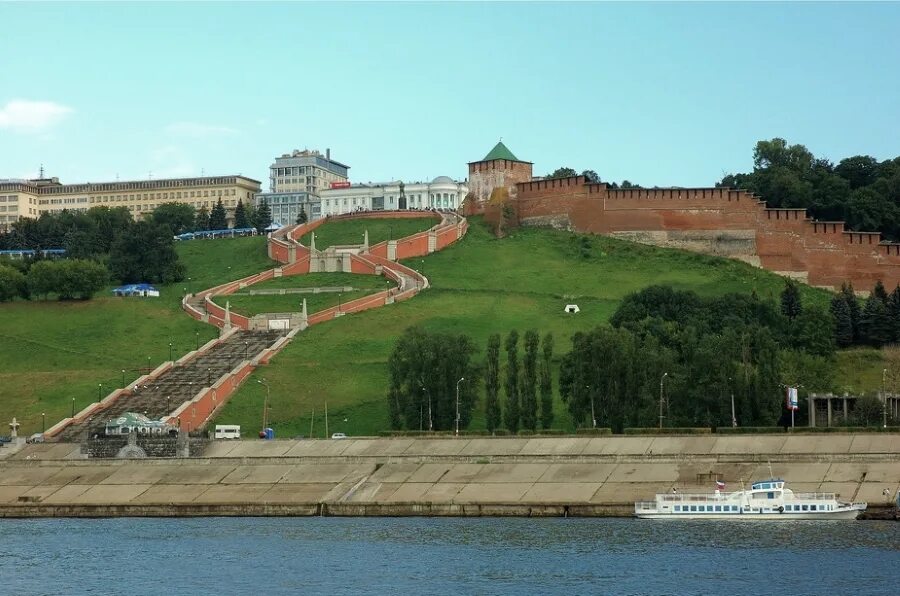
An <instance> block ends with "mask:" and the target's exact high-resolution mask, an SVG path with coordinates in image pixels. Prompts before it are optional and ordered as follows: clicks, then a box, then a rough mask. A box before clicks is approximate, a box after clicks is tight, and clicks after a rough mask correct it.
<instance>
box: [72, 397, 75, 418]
mask: <svg viewBox="0 0 900 596" xmlns="http://www.w3.org/2000/svg"><path fill="white" fill-rule="evenodd" d="M74 417H75V398H74V397H73V398H72V418H74Z"/></svg>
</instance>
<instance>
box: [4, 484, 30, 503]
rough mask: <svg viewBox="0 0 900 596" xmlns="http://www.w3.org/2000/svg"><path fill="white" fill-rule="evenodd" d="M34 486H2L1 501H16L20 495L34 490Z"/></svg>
mask: <svg viewBox="0 0 900 596" xmlns="http://www.w3.org/2000/svg"><path fill="white" fill-rule="evenodd" d="M33 488H34V487H33V486H24V485H21V484H19V485H14V486H0V503H15V502H16V501H18V500H19V495H24V494H25V493H27V492H28V491H30V490H32V489H33Z"/></svg>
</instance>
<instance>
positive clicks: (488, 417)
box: [484, 333, 501, 433]
mask: <svg viewBox="0 0 900 596" xmlns="http://www.w3.org/2000/svg"><path fill="white" fill-rule="evenodd" d="M499 393H500V334H498V333H494V334H492V335H491V336H490V337H489V338H488V345H487V354H486V355H485V361H484V396H485V397H484V419H485V425H486V426H487V429H488V432H491V433H493V432H494V431H495V430H497V429H498V428H500V423H501V412H500V397H499Z"/></svg>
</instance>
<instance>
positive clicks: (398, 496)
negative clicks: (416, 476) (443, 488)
mask: <svg viewBox="0 0 900 596" xmlns="http://www.w3.org/2000/svg"><path fill="white" fill-rule="evenodd" d="M432 486H433V484H431V483H429V482H404V483H403V484H401V485H400V486H399V487H397V490H395V491H394V492H393V494H391V496H390V497H388V498H387V499H386V500H387V501H389V502H392V503H418V502H421V501H422V500H424V497H425V493H427V492H428V489H430V488H431V487H432Z"/></svg>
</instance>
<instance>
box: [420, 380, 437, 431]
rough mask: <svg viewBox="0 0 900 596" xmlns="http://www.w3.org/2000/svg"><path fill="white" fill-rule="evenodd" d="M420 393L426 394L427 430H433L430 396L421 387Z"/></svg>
mask: <svg viewBox="0 0 900 596" xmlns="http://www.w3.org/2000/svg"><path fill="white" fill-rule="evenodd" d="M422 393H426V394H427V395H428V430H429V431H433V430H434V419H433V418H432V417H431V394H429V393H427V392H426V390H425V388H424V387H422Z"/></svg>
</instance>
